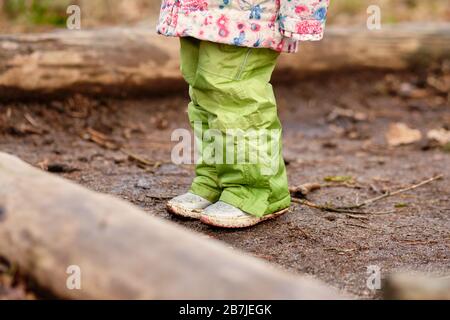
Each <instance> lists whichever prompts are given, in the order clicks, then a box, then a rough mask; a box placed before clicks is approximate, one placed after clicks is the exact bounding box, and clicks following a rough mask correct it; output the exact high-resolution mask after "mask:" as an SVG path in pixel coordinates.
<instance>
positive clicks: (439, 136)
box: [427, 128, 450, 146]
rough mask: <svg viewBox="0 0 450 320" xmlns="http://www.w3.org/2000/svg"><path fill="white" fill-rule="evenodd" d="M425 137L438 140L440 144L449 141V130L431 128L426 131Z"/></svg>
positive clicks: (442, 144)
mask: <svg viewBox="0 0 450 320" xmlns="http://www.w3.org/2000/svg"><path fill="white" fill-rule="evenodd" d="M427 138H428V139H430V140H433V141H436V142H438V143H439V144H440V145H441V146H444V145H446V144H447V143H450V131H448V130H445V129H444V128H441V129H433V130H430V131H428V133H427Z"/></svg>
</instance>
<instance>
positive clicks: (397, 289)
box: [383, 273, 450, 300]
mask: <svg viewBox="0 0 450 320" xmlns="http://www.w3.org/2000/svg"><path fill="white" fill-rule="evenodd" d="M383 292H384V298H385V299H389V300H450V277H430V276H426V275H423V274H422V275H417V274H414V275H413V274H407V273H405V274H393V275H390V276H389V277H388V278H387V279H386V280H385V283H384V285H383Z"/></svg>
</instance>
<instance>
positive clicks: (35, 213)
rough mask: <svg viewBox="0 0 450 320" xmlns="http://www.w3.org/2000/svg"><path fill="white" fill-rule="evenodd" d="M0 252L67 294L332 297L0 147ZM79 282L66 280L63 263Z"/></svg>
mask: <svg viewBox="0 0 450 320" xmlns="http://www.w3.org/2000/svg"><path fill="white" fill-rule="evenodd" d="M0 181H1V183H2V187H1V188H0V256H2V257H4V258H6V259H7V260H8V261H10V262H11V263H12V264H13V265H17V266H18V267H19V270H20V271H21V272H22V273H24V274H25V275H28V276H29V277H30V278H31V279H33V280H35V281H36V282H37V284H38V285H39V286H40V287H41V288H44V289H46V290H48V291H49V292H51V293H52V294H53V295H55V296H56V297H59V298H67V299H187V300H189V299H213V300H215V299H246V300H247V299H336V298H339V295H338V294H337V293H336V292H335V291H334V290H333V289H331V288H329V287H327V286H326V285H323V284H322V283H321V282H319V281H316V280H313V279H311V278H307V277H302V276H297V275H293V274H288V273H286V272H284V271H281V270H279V269H276V268H275V267H274V266H272V265H269V264H267V263H265V262H263V261H262V260H259V259H256V258H253V257H250V256H246V255H245V254H243V253H240V252H238V251H236V250H232V249H229V248H227V247H226V246H225V245H224V244H222V243H220V242H219V241H217V240H213V239H211V238H208V237H205V236H202V235H198V234H195V233H194V232H191V231H188V230H186V229H183V228H182V227H180V226H178V225H175V224H174V223H171V222H168V221H164V220H162V219H159V218H157V217H155V216H152V215H149V214H146V213H145V212H143V211H141V210H139V209H137V208H136V207H134V206H132V205H131V204H128V203H127V202H125V201H122V200H119V199H116V198H114V197H112V196H108V195H103V194H98V193H95V192H93V191H89V190H87V189H85V188H83V187H81V186H78V185H76V184H74V183H72V182H69V181H66V180H64V179H62V178H59V177H57V176H53V175H51V174H49V173H45V172H43V171H40V170H38V169H36V168H33V167H31V166H30V165H28V164H26V163H24V162H22V161H21V160H19V159H18V158H16V157H13V156H10V155H8V154H4V153H0ZM71 265H75V266H78V267H79V268H80V270H81V290H69V289H68V287H67V286H66V283H67V279H68V277H69V275H68V274H67V273H66V270H67V268H68V267H69V266H71Z"/></svg>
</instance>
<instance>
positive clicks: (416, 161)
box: [0, 71, 450, 299]
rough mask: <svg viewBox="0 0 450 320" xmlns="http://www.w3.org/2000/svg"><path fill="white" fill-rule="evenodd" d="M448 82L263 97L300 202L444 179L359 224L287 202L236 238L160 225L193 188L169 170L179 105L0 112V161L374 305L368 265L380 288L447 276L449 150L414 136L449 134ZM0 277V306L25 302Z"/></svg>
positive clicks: (106, 103)
mask: <svg viewBox="0 0 450 320" xmlns="http://www.w3.org/2000/svg"><path fill="white" fill-rule="evenodd" d="M448 80H449V79H448V75H442V74H439V73H426V74H421V75H415V74H412V73H395V74H386V73H384V72H374V71H368V72H354V73H350V72H349V73H347V74H342V73H340V74H326V75H320V76H317V77H312V78H308V80H302V81H297V82H295V84H292V85H277V86H276V94H277V97H278V101H279V113H280V117H281V120H282V122H283V124H284V128H285V131H284V153H285V159H286V162H287V165H288V166H287V168H288V174H289V180H290V185H291V186H299V185H302V184H305V183H316V182H317V183H320V184H322V188H321V189H319V190H316V191H314V192H311V193H310V194H308V195H307V197H308V199H309V200H310V201H312V202H314V203H320V204H330V203H332V204H334V205H345V204H349V203H350V204H351V203H355V202H358V201H362V200H364V199H368V198H373V197H377V196H379V195H381V194H383V193H384V192H387V191H394V190H397V189H401V188H405V187H408V186H412V185H414V184H417V183H420V182H421V181H424V180H427V179H429V178H431V177H434V176H437V175H440V174H443V175H444V178H443V179H440V180H436V181H433V182H430V183H428V184H426V185H424V186H421V187H419V188H415V189H412V190H410V191H407V192H402V193H400V194H399V195H396V196H392V197H388V198H385V199H382V200H380V201H377V202H375V203H373V204H371V205H370V206H367V207H365V208H362V209H358V210H359V211H361V210H364V211H366V214H350V215H349V214H346V213H332V212H324V211H322V210H318V209H314V208H311V207H308V206H305V205H301V204H298V203H294V204H293V205H292V208H291V211H290V212H289V213H288V214H286V215H284V216H282V217H280V218H278V219H276V220H272V221H268V222H265V223H262V224H260V225H258V226H256V227H253V228H250V229H244V230H237V231H229V230H219V229H215V228H211V227H208V226H206V225H203V224H201V223H200V222H198V221H192V220H182V219H178V218H175V217H172V216H170V215H169V214H168V213H167V212H166V210H165V202H166V201H167V199H169V198H171V197H173V196H176V195H179V194H181V193H184V192H185V191H187V190H188V188H189V185H190V182H191V180H192V177H193V167H192V166H186V165H183V166H177V165H174V164H173V163H171V151H172V148H173V146H174V145H175V142H171V134H172V132H173V130H174V129H177V128H188V121H187V115H186V112H185V111H186V105H187V102H188V100H187V97H186V95H185V94H184V93H180V95H179V96H170V97H154V98H151V99H150V98H149V99H147V100H142V99H141V100H137V101H133V100H109V99H90V98H87V97H83V96H79V95H77V96H73V97H69V98H67V99H65V100H64V101H49V102H47V103H40V102H39V103H8V104H0V150H1V151H3V152H8V153H11V154H14V155H17V156H19V157H20V158H22V159H24V160H25V161H27V162H29V163H31V164H33V165H35V166H37V167H41V168H43V169H45V170H48V171H50V172H54V173H55V174H59V175H61V176H63V177H65V178H68V179H71V180H74V181H76V182H78V183H80V184H82V185H84V186H86V187H88V188H90V189H92V190H96V191H99V192H104V193H109V194H113V195H116V196H118V197H120V198H123V199H126V200H128V201H130V202H132V203H134V204H135V205H137V206H138V207H140V208H142V209H143V210H145V211H146V212H148V214H151V215H156V216H159V217H160V218H163V219H167V220H170V221H172V222H175V223H178V224H180V225H183V226H185V227H186V228H189V229H192V230H194V231H196V232H199V233H203V234H206V235H207V236H209V237H211V238H216V239H219V240H221V241H223V242H225V243H227V244H228V245H229V246H230V247H232V248H235V249H240V250H244V251H246V252H247V253H249V254H251V255H254V256H257V257H259V258H261V259H265V260H267V261H270V262H271V263H274V264H277V265H279V266H281V267H283V268H285V269H287V270H290V271H292V272H298V273H306V274H310V275H313V276H315V277H317V278H319V279H321V280H323V281H325V282H326V283H328V284H330V285H332V286H335V287H337V288H339V289H344V290H346V291H348V292H350V293H351V294H354V295H356V296H358V297H361V298H378V297H379V293H378V292H377V291H371V290H369V289H368V288H367V286H366V279H367V277H368V274H367V268H368V266H373V265H375V266H379V267H380V268H381V272H382V276H383V277H384V276H386V275H387V274H388V273H390V272H397V271H418V272H425V273H432V274H437V275H450V183H449V178H450V177H449V176H448V175H449V168H450V150H449V149H450V148H449V145H448V144H447V145H444V146H439V145H438V143H435V142H433V141H432V140H431V139H428V138H427V137H426V136H427V133H428V132H429V131H430V130H433V129H439V128H444V131H445V129H446V130H449V129H450V107H449V100H448V99H449V98H448V93H447V92H445V90H442V84H443V83H444V82H445V81H448ZM439 83H440V84H441V85H439ZM394 123H404V124H406V125H407V126H408V127H410V128H414V129H417V130H419V131H420V132H421V133H422V138H420V137H418V132H417V131H410V130H405V129H402V127H401V126H400V129H398V130H397V132H392V133H391V135H390V139H391V140H393V139H394V138H399V139H400V140H402V139H411V140H417V141H416V142H413V143H411V144H408V145H405V146H397V147H394V146H390V145H388V143H387V139H386V134H387V132H388V130H389V127H390V126H391V125H392V124H394ZM441 132H442V131H441ZM391 142H392V141H391ZM119 145H120V146H121V150H122V151H121V150H119V149H118V146H119ZM138 158H139V159H138ZM145 162H148V163H147V164H145ZM36 192H38V191H36ZM370 212H371V213H370ZM3 265H4V267H2V263H0V299H1V298H33V296H34V295H33V292H32V290H30V289H29V288H27V285H26V284H24V283H23V281H22V280H21V278H20V277H18V276H15V275H14V272H13V271H12V270H10V268H8V267H6V264H3Z"/></svg>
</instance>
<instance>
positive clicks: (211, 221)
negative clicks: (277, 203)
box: [200, 208, 289, 229]
mask: <svg viewBox="0 0 450 320" xmlns="http://www.w3.org/2000/svg"><path fill="white" fill-rule="evenodd" d="M288 211H289V208H286V209H283V210H281V211H278V212H275V213H272V214H269V215H267V216H264V217H262V218H256V217H255V218H254V219H251V220H247V221H242V222H239V221H236V220H227V219H223V218H222V219H219V218H215V217H211V216H207V215H202V216H201V217H200V221H201V222H203V223H204V224H207V225H210V226H213V227H219V228H224V229H242V228H248V227H253V226H255V225H257V224H259V223H261V222H264V221H267V220H271V219H275V218H278V217H279V216H281V215H283V214H285V213H286V212H288Z"/></svg>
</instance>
